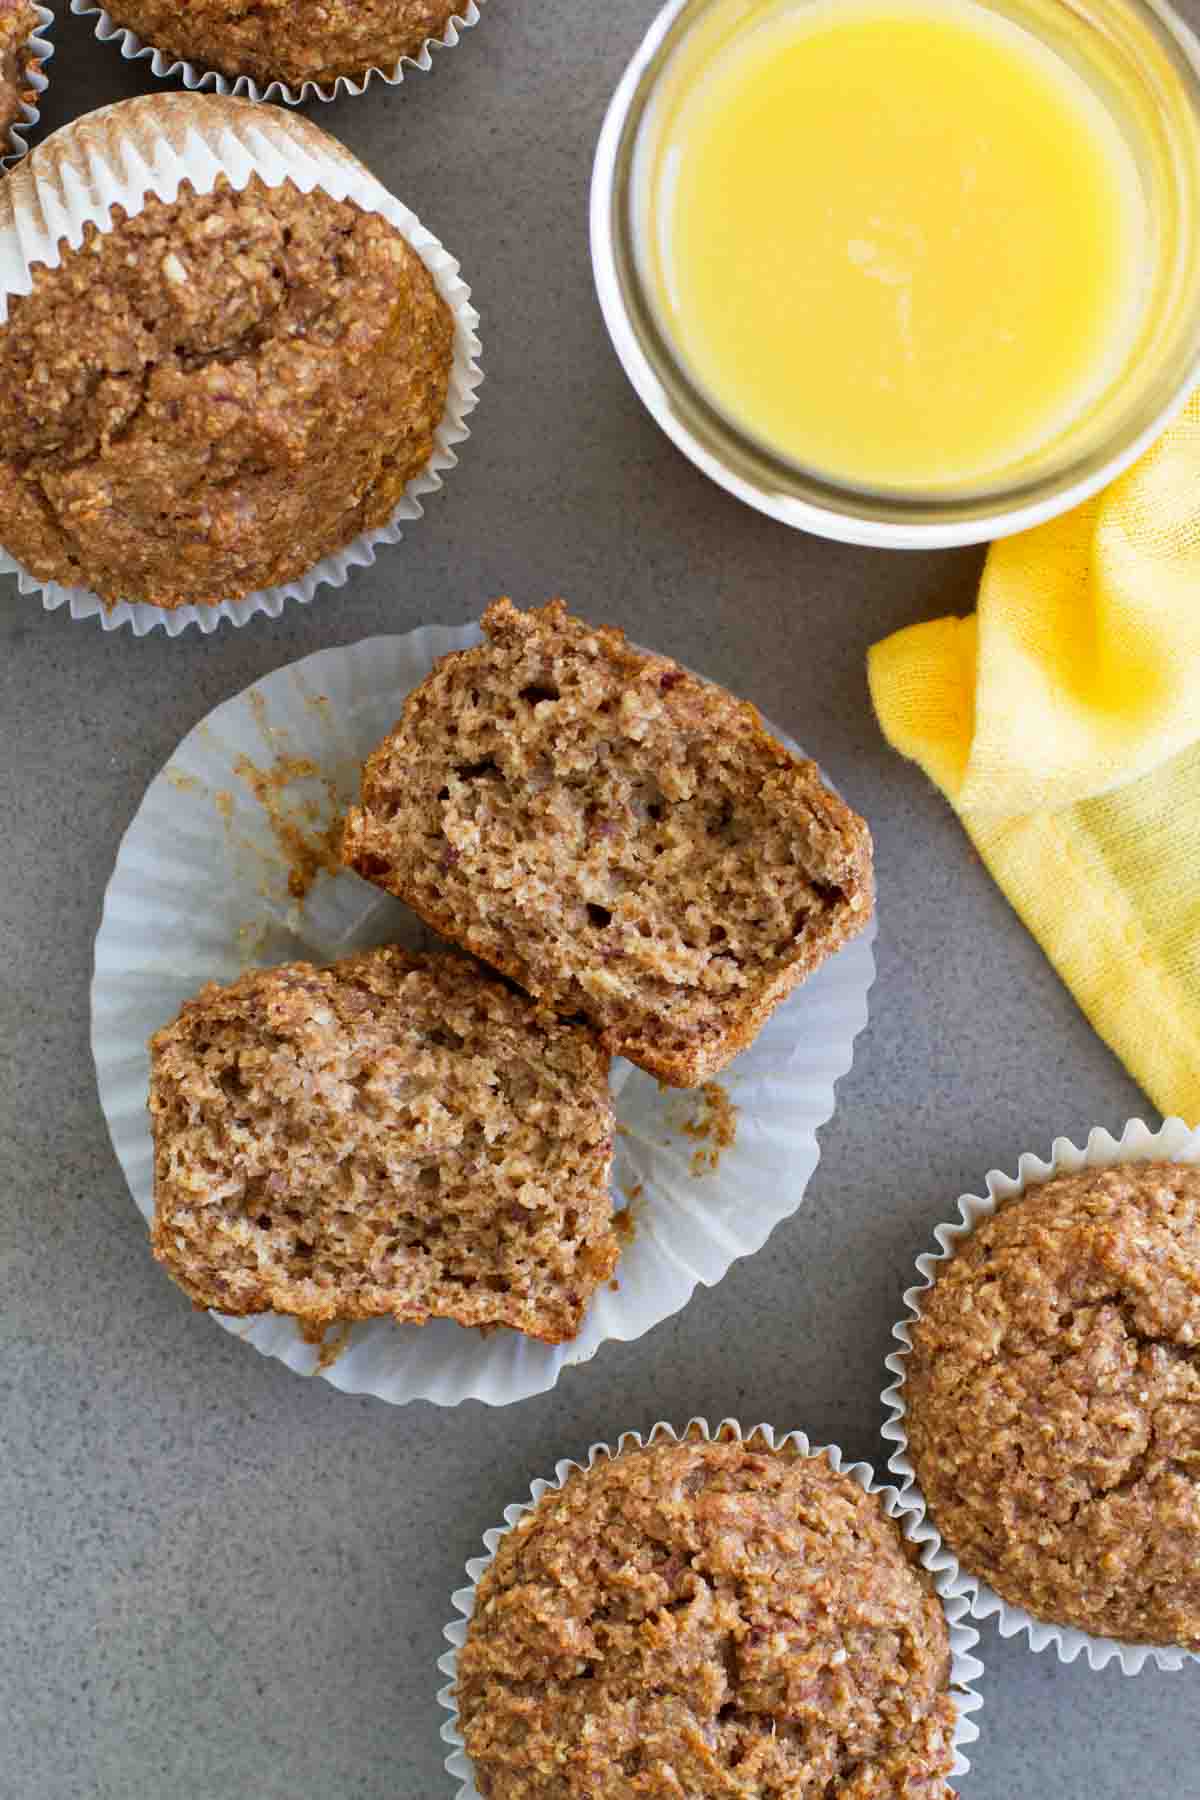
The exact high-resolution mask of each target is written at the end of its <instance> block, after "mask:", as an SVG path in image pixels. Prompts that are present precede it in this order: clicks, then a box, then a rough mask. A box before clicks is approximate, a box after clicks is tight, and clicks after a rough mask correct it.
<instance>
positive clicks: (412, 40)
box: [108, 0, 466, 86]
mask: <svg viewBox="0 0 1200 1800" xmlns="http://www.w3.org/2000/svg"><path fill="white" fill-rule="evenodd" d="M108 10H109V15H110V17H111V18H112V19H113V21H114V23H115V24H117V25H124V26H128V27H129V29H130V30H131V31H135V32H136V33H137V34H138V36H139V37H140V38H141V39H142V41H143V42H144V43H147V44H150V45H152V46H153V47H154V48H155V49H156V50H162V51H164V52H165V53H166V54H167V55H168V56H172V57H179V58H182V59H183V60H184V61H186V62H192V63H197V64H203V65H204V67H205V68H209V69H216V70H219V71H220V73H221V74H223V75H231V76H234V77H236V76H238V75H249V76H250V77H251V78H252V79H253V80H255V81H257V82H259V83H261V84H263V85H265V84H267V83H268V82H272V81H284V82H288V83H289V84H291V85H293V86H299V85H300V84H301V83H303V82H305V81H317V82H322V83H324V82H331V81H334V80H335V79H336V78H337V77H338V76H339V75H349V76H355V75H362V74H364V73H365V71H366V70H367V69H370V68H380V69H383V70H384V71H385V72H387V73H390V72H391V71H392V70H393V69H394V68H395V66H396V64H397V63H398V62H399V61H400V60H401V58H402V57H405V56H417V55H419V53H420V51H421V48H422V46H423V45H424V43H425V42H426V40H427V39H428V38H439V37H441V36H443V35H444V33H445V30H446V27H447V25H448V24H449V23H450V20H451V19H452V18H454V17H455V16H456V15H461V14H462V13H463V12H464V11H465V10H466V0H258V4H257V5H255V6H253V7H247V6H245V5H235V4H232V3H231V0H113V4H112V6H110V7H109V9H108Z"/></svg>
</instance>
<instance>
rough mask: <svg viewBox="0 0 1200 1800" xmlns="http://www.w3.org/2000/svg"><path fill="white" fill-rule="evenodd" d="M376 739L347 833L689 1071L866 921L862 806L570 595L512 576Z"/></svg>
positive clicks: (571, 1008) (449, 933) (360, 860)
mask: <svg viewBox="0 0 1200 1800" xmlns="http://www.w3.org/2000/svg"><path fill="white" fill-rule="evenodd" d="M483 631H484V641H483V643H481V644H480V645H478V646H477V647H474V648H471V649H468V650H462V651H457V652H455V653H454V654H452V655H450V656H447V657H444V658H443V659H442V661H441V662H440V663H439V664H438V665H437V666H436V667H435V668H434V669H433V671H432V672H431V673H430V675H429V676H428V677H427V678H426V679H425V680H424V681H423V682H422V683H421V684H420V686H419V687H417V688H416V689H415V690H414V691H413V693H412V694H410V696H409V698H408V700H407V702H406V704H405V708H404V712H403V715H402V717H401V719H400V722H399V724H398V725H397V726H396V727H395V729H394V730H393V731H392V732H391V734H390V735H389V736H388V737H387V738H385V739H384V741H383V742H382V743H381V744H380V745H379V746H378V748H377V749H376V750H375V751H374V752H373V753H372V755H371V756H370V757H369V758H368V759H367V763H366V766H365V768H364V770H363V779H362V797H361V804H360V805H358V806H357V807H352V808H351V809H350V813H349V817H348V819H347V824H346V835H345V840H344V855H345V857H346V860H347V862H348V863H349V864H350V865H351V867H352V868H354V869H356V870H357V871H358V872H359V874H360V875H364V876H365V877H366V878H367V879H368V880H370V881H374V882H376V883H377V884H378V885H379V886H380V887H383V888H386V889H387V890H388V891H389V892H390V893H393V894H397V895H399V896H400V898H401V899H403V900H405V901H406V902H407V903H408V905H409V906H411V907H412V908H413V909H414V910H415V911H416V912H417V913H419V914H420V915H421V917H422V918H423V919H425V921H426V922H427V923H428V924H429V925H431V926H432V927H433V928H434V930H436V931H439V932H440V933H441V934H442V935H443V936H444V937H448V938H450V939H451V940H453V941H454V942H457V943H460V944H462V945H464V946H465V947H466V948H468V949H469V950H471V951H472V952H473V953H474V954H475V955H476V956H480V957H482V958H483V960H484V961H485V962H488V963H491V964H492V965H493V967H495V968H498V969H501V970H502V971H503V972H504V973H505V974H506V975H508V976H510V977H511V978H512V979H513V980H515V981H518V982H520V983H521V985H522V986H523V987H525V988H526V989H527V990H528V991H529V992H530V993H532V994H534V995H536V996H538V997H539V998H540V999H543V1000H545V1001H546V1002H547V1003H548V1004H550V1005H552V1006H554V1007H555V1008H556V1009H557V1010H559V1011H560V1012H562V1013H565V1014H574V1013H579V1012H581V1013H583V1014H584V1015H585V1016H586V1017H587V1018H589V1019H590V1020H591V1021H592V1023H593V1024H594V1025H595V1026H596V1028H597V1030H598V1031H599V1032H600V1034H601V1037H602V1039H603V1042H604V1044H605V1046H606V1048H608V1049H609V1050H610V1051H611V1052H612V1053H613V1054H614V1055H622V1056H627V1057H629V1058H630V1060H631V1061H633V1062H635V1063H639V1064H640V1065H641V1066H642V1067H643V1068H644V1069H648V1070H650V1072H651V1073H652V1074H654V1075H656V1076H658V1077H659V1078H660V1080H663V1081H666V1082H668V1083H671V1084H672V1085H675V1086H685V1087H686V1086H694V1085H697V1084H699V1083H702V1082H705V1081H709V1080H711V1079H712V1077H713V1076H714V1075H715V1074H716V1073H717V1072H718V1071H719V1070H720V1069H721V1068H722V1067H724V1065H725V1064H726V1063H727V1062H729V1060H730V1059H731V1058H732V1057H733V1056H735V1055H736V1054H737V1052H738V1051H739V1050H741V1049H742V1048H743V1047H744V1046H745V1045H746V1044H748V1043H749V1042H750V1041H751V1040H752V1039H753V1037H754V1036H755V1035H756V1033H757V1032H758V1030H759V1028H760V1026H761V1025H762V1024H763V1022H764V1020H765V1019H766V1018H767V1016H768V1015H769V1014H770V1013H771V1012H772V1011H773V1010H774V1008H775V1007H776V1006H777V1005H778V1004H779V1002H780V1001H781V1000H783V999H784V998H785V997H786V996H787V995H788V994H789V993H790V992H791V990H792V989H793V988H794V987H795V986H796V984H797V983H798V982H800V981H801V980H803V979H804V977H805V976H806V975H808V974H809V973H810V972H811V971H812V970H813V969H815V968H816V967H817V966H818V964H820V963H822V962H823V961H824V960H825V958H826V957H828V956H829V955H831V954H832V953H833V952H834V951H835V950H837V949H838V948H839V947H840V946H841V945H842V944H844V943H845V942H847V940H848V939H850V938H852V937H854V936H855V935H856V934H857V933H858V932H859V931H861V930H862V929H863V927H864V926H865V925H866V923H867V921H868V919H869V918H870V916H871V910H872V900H873V887H872V872H871V838H870V833H869V832H868V830H867V827H866V825H865V824H864V823H863V821H862V820H861V819H860V818H858V817H857V816H856V815H855V814H854V813H852V812H851V811H850V809H849V807H847V806H845V805H843V803H842V802H841V800H839V799H838V798H837V796H836V795H834V794H832V793H830V791H829V789H828V788H826V787H825V785H824V783H823V782H822V780H821V778H820V775H819V773H818V771H817V769H816V767H815V765H814V764H813V763H811V762H804V761H802V760H801V759H800V758H799V757H796V756H793V755H792V754H791V753H790V752H789V751H788V750H786V749H785V748H784V747H783V746H782V745H781V744H779V743H777V742H776V741H775V739H774V738H772V737H770V736H769V735H768V734H767V732H766V731H765V730H764V729H763V726H762V722H761V720H760V719H759V716H758V714H757V713H756V712H755V710H754V708H753V707H751V706H748V705H746V704H744V703H743V702H742V701H739V700H736V699H735V698H734V697H733V695H732V694H729V693H727V692H726V691H725V690H724V689H723V688H719V687H716V686H714V685H713V684H712V683H710V682H706V681H701V680H700V679H699V678H698V677H697V676H694V675H692V674H689V673H688V672H687V671H686V670H684V669H682V668H680V667H679V665H678V664H677V663H674V662H671V661H670V660H669V658H667V657H665V656H652V655H648V654H646V653H645V652H643V651H640V650H636V649H634V648H633V647H632V646H631V645H629V644H628V643H627V642H626V640H625V637H624V634H623V633H622V632H619V631H615V630H609V629H605V628H603V627H597V626H592V625H589V624H587V623H585V622H584V621H583V620H581V619H576V618H572V617H571V616H570V614H569V613H568V612H567V610H566V607H565V605H564V604H563V602H562V601H561V600H555V601H552V602H550V603H549V604H548V605H547V606H544V607H542V608H540V609H537V610H534V611H531V612H525V613H522V612H518V611H517V609H516V608H515V607H514V606H513V605H512V604H511V602H510V601H508V600H498V601H496V602H495V603H494V604H493V605H492V606H490V607H489V608H488V610H487V611H486V613H485V614H484V616H483Z"/></svg>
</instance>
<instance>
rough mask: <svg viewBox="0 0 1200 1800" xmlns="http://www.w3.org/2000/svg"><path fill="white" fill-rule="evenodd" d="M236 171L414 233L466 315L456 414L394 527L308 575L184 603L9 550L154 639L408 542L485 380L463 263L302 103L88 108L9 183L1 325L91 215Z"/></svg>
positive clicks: (16, 568) (75, 600)
mask: <svg viewBox="0 0 1200 1800" xmlns="http://www.w3.org/2000/svg"><path fill="white" fill-rule="evenodd" d="M222 175H224V176H225V177H227V178H228V180H229V182H230V184H231V185H232V186H233V187H234V188H236V189H242V188H244V187H245V186H246V185H247V183H248V182H249V181H250V179H251V177H252V176H254V175H258V176H260V177H261V179H262V180H263V181H264V182H266V183H267V185H268V186H270V187H278V186H281V185H282V184H283V183H284V182H285V181H291V182H292V183H294V185H295V186H296V187H297V188H299V189H300V191H301V192H302V193H306V194H307V193H311V192H312V190H313V189H314V188H317V187H319V188H321V189H322V190H323V191H324V192H326V193H328V194H331V195H332V196H333V197H334V199H336V200H350V201H353V202H354V203H355V204H356V205H358V206H360V207H362V208H363V210H364V211H366V212H378V213H382V214H383V216H384V218H386V219H387V220H389V221H390V223H391V224H393V225H394V226H395V227H396V229H397V230H398V231H399V232H401V234H402V235H403V236H404V237H405V238H406V239H407V241H408V243H409V244H411V245H412V247H413V249H414V250H415V251H416V252H417V254H418V255H419V256H420V258H421V260H422V261H423V262H424V264H425V266H426V267H427V268H428V270H429V272H430V274H431V275H432V276H433V279H434V281H435V283H436V284H437V288H438V292H439V293H440V294H441V295H442V298H443V299H444V300H445V301H446V303H447V305H448V306H449V307H450V310H451V312H452V313H453V315H454V324H455V332H454V359H453V363H452V366H451V371H450V386H449V392H448V394H447V399H446V412H445V416H444V417H443V419H442V421H441V424H440V425H439V426H438V428H437V430H436V432H435V433H434V451H433V455H432V456H431V458H430V460H429V462H428V464H427V465H426V467H425V468H424V469H423V470H422V471H421V473H420V474H419V475H418V476H416V478H415V479H414V480H412V481H410V482H409V484H408V487H407V489H406V490H405V493H404V497H403V498H402V500H401V501H400V503H399V505H398V506H397V507H396V509H395V511H394V512H393V513H392V516H391V519H390V520H389V521H388V523H387V524H386V525H381V526H376V527H374V528H372V529H371V530H369V531H364V532H361V533H360V534H359V536H358V537H356V538H354V539H353V540H352V542H351V543H349V544H347V545H346V546H345V548H344V549H341V550H338V551H335V552H334V553H333V554H332V555H330V556H326V557H324V558H322V560H321V561H320V562H318V563H316V564H314V566H313V567H312V568H311V569H309V570H308V572H307V573H306V574H304V575H302V576H300V577H299V578H298V579H297V580H295V581H289V582H286V583H284V584H283V585H282V586H279V587H272V588H262V589H260V590H259V591H258V592H257V593H253V594H249V595H247V596H246V598H245V599H243V600H225V601H222V602H220V603H219V604H217V605H215V606H180V607H176V608H173V609H172V608H167V607H161V606H151V605H148V604H147V603H146V602H144V601H135V602H129V601H124V600H122V601H118V602H117V603H116V604H115V605H112V606H106V605H105V603H104V601H103V600H101V598H100V597H99V595H98V594H95V593H93V592H91V590H90V589H87V588H79V587H64V586H62V585H60V584H59V583H58V582H42V581H39V580H38V579H37V578H36V577H35V576H33V575H31V574H30V573H29V572H28V571H27V570H26V569H24V568H22V567H21V565H20V564H19V563H18V562H17V561H16V559H15V558H13V557H11V556H9V555H8V554H7V553H6V552H5V551H4V550H3V549H2V548H0V573H6V574H7V573H11V574H15V575H16V576H17V579H18V583H19V585H20V588H21V591H22V593H37V592H39V591H40V593H41V595H42V604H43V605H44V606H45V607H46V609H47V611H51V610H53V609H54V608H55V607H59V606H69V607H70V609H71V616H72V618H76V619H86V618H92V617H98V618H99V619H100V622H101V624H102V625H103V627H104V629H105V630H106V631H111V630H113V629H115V628H116V627H117V626H119V625H131V626H132V628H133V631H134V633H135V635H137V636H139V637H140V636H142V635H143V634H144V633H145V632H147V631H151V630H153V629H154V627H155V626H158V625H161V626H162V627H163V628H164V629H165V630H166V632H167V635H168V636H169V637H176V636H178V634H179V633H180V632H181V631H183V630H185V629H186V627H187V626H189V625H198V626H199V627H200V629H201V631H204V632H211V631H215V630H216V628H217V626H218V625H219V624H220V622H221V620H222V619H228V620H229V622H230V623H231V624H233V625H244V624H245V623H246V621H247V620H248V619H252V618H254V617H255V615H256V614H258V613H266V614H267V615H268V616H269V617H271V618H277V617H278V616H279V614H280V613H281V612H282V611H283V608H284V606H285V604H286V603H287V601H289V600H299V601H302V602H305V603H307V602H309V601H311V600H312V599H313V597H314V596H315V594H316V592H317V589H318V588H320V587H322V586H326V585H327V586H330V587H341V586H342V585H343V584H344V583H345V581H346V580H347V578H348V576H349V574H350V571H351V569H354V568H358V567H363V566H366V565H369V564H371V563H373V562H374V560H375V552H376V548H377V546H378V545H380V544H393V543H397V542H398V541H399V540H400V538H401V537H402V536H403V535H404V533H403V527H404V526H405V525H406V524H407V523H408V522H409V521H411V520H413V519H419V518H420V517H421V516H422V512H423V508H422V506H421V504H420V497H421V496H422V495H425V494H431V493H435V492H437V490H438V489H440V488H441V486H442V474H443V472H444V471H445V470H447V469H452V468H454V467H455V465H456V463H457V461H458V458H457V457H456V455H455V453H454V446H455V445H456V444H459V443H461V442H462V441H463V439H465V438H466V437H468V436H469V435H470V433H469V432H468V430H467V426H466V423H465V421H466V418H467V415H468V414H469V413H470V412H471V411H472V409H473V408H474V406H475V404H476V394H475V389H476V388H477V387H478V385H479V383H480V381H481V380H482V379H483V377H482V373H481V371H480V368H479V363H478V360H477V359H478V356H479V339H478V336H477V335H476V331H475V327H476V325H477V324H478V323H479V315H478V314H477V313H476V311H475V309H474V308H473V307H472V306H471V304H470V293H471V290H470V289H469V288H468V287H467V286H466V284H465V283H464V282H463V281H462V279H461V278H460V275H459V267H458V264H457V262H456V261H455V260H454V258H453V257H452V256H451V255H449V253H448V252H447V251H446V250H444V249H443V248H442V246H441V244H439V243H438V241H437V239H436V238H435V237H434V236H433V235H432V233H431V232H429V231H427V230H426V229H425V227H424V226H423V225H422V224H421V222H420V220H419V219H418V218H417V216H416V214H415V213H413V212H410V211H409V209H408V207H407V206H405V205H403V204H402V203H401V202H400V201H399V200H397V199H396V198H395V197H394V195H392V194H389V193H388V191H387V189H386V188H384V187H383V186H381V184H380V183H379V182H378V181H377V180H376V179H375V177H374V176H373V175H372V174H371V173H370V171H369V170H368V169H366V168H364V166H363V165H362V163H360V162H359V161H358V159H357V157H355V156H352V155H351V153H350V151H349V150H347V149H345V147H344V146H343V145H341V144H339V143H338V142H337V140H336V138H332V137H330V136H329V135H328V134H327V133H326V132H324V131H321V130H320V129H319V128H318V127H317V126H315V125H312V124H310V123H309V121H308V120H307V119H303V118H300V117H298V116H297V115H296V114H293V113H283V112H279V111H278V110H277V109H276V108H274V107H265V106H256V105H254V104H253V103H252V102H251V101H249V100H234V99H222V98H217V97H214V96H210V95H199V94H196V95H193V94H149V95H145V96H143V97H142V98H140V99H136V100H123V101H119V102H118V103H117V104H116V105H115V106H105V107H101V108H100V109H99V110H98V111H97V112H93V113H87V114H85V115H84V117H82V118H80V119H77V120H76V121H75V122H74V123H73V124H71V125H66V126H64V127H63V128H62V130H61V131H56V132H55V133H53V135H52V136H51V137H49V138H47V139H46V141H45V143H43V144H41V145H39V146H38V148H37V149H36V150H34V151H33V152H32V153H31V154H30V155H29V156H27V157H26V158H25V159H24V161H23V162H21V163H19V164H18V165H17V167H16V168H15V169H14V170H13V172H12V173H11V174H10V175H8V176H7V177H6V178H5V180H4V181H3V182H0V324H3V322H4V320H5V319H6V318H7V317H8V302H9V298H10V296H12V295H16V294H27V293H29V291H30V290H31V288H32V286H33V268H34V265H35V264H39V263H42V264H45V265H47V266H48V267H50V268H56V267H57V266H58V264H59V262H60V261H61V259H62V246H63V244H64V243H65V244H67V245H69V246H70V247H71V248H72V249H77V248H78V247H79V245H80V243H81V242H82V241H83V231H84V226H85V225H86V224H88V223H89V222H90V223H92V224H94V225H96V226H97V227H98V228H99V229H100V230H102V231H104V230H108V229H109V228H110V227H111V222H112V221H111V212H112V208H113V207H114V206H118V205H119V206H121V207H123V208H124V210H125V212H126V213H127V214H129V215H133V214H136V213H138V212H140V211H141V210H142V208H143V206H144V205H145V203H146V201H147V199H148V198H149V197H150V196H151V195H154V196H157V198H159V199H161V200H165V201H168V202H169V201H172V200H174V199H175V198H176V197H177V195H178V193H179V189H180V186H181V185H182V183H183V182H184V181H189V182H191V184H192V186H193V187H194V189H195V191H196V192H197V193H199V194H207V193H211V192H212V190H213V188H214V187H215V186H216V183H217V181H218V179H219V178H220V177H221V176H222Z"/></svg>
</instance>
